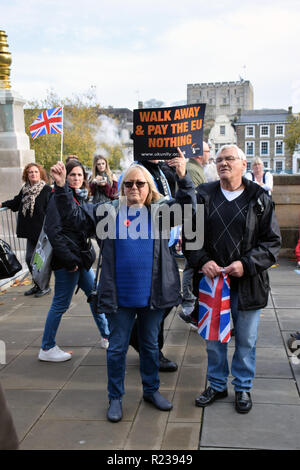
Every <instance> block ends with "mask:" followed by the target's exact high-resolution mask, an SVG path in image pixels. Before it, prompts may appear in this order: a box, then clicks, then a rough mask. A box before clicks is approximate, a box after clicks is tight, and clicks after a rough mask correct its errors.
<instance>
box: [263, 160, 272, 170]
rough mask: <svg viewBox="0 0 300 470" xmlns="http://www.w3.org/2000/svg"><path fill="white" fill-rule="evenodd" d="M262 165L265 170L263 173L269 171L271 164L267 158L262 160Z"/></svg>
mask: <svg viewBox="0 0 300 470" xmlns="http://www.w3.org/2000/svg"><path fill="white" fill-rule="evenodd" d="M263 164H264V170H265V171H267V170H270V169H271V162H270V159H269V158H267V159H264V160H263Z"/></svg>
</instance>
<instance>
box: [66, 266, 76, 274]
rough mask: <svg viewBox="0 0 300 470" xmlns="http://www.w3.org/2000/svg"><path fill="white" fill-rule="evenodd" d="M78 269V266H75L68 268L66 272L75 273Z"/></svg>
mask: <svg viewBox="0 0 300 470" xmlns="http://www.w3.org/2000/svg"><path fill="white" fill-rule="evenodd" d="M78 269H79V268H78V266H75V268H73V269H70V270H69V271H68V272H69V273H75V272H76V271H78Z"/></svg>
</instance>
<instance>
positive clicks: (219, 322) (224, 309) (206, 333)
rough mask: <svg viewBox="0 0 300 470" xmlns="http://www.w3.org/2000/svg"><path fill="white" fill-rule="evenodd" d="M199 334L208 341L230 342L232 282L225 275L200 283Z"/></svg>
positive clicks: (203, 280)
mask: <svg viewBox="0 0 300 470" xmlns="http://www.w3.org/2000/svg"><path fill="white" fill-rule="evenodd" d="M198 333H199V334H200V335H201V336H202V337H203V338H204V339H208V340H215V341H221V343H228V341H230V336H231V335H230V281H229V278H228V276H227V274H225V273H221V274H220V275H219V276H217V277H215V278H214V279H209V278H208V277H207V276H203V277H202V279H201V281H200V283H199V321H198Z"/></svg>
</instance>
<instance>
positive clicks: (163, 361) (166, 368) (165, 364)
mask: <svg viewBox="0 0 300 470" xmlns="http://www.w3.org/2000/svg"><path fill="white" fill-rule="evenodd" d="M177 369H178V365H177V364H176V362H174V361H170V360H169V359H167V358H166V357H165V356H164V355H163V353H162V352H161V351H159V370H160V372H175V371H176V370H177Z"/></svg>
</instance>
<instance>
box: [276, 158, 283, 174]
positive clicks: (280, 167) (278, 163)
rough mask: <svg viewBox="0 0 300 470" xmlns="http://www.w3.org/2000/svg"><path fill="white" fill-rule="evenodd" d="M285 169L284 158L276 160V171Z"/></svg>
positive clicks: (279, 171)
mask: <svg viewBox="0 0 300 470" xmlns="http://www.w3.org/2000/svg"><path fill="white" fill-rule="evenodd" d="M284 169H285V161H284V160H278V159H275V160H274V171H275V173H281V172H282V171H284Z"/></svg>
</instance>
